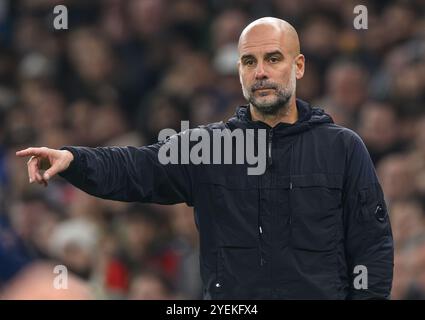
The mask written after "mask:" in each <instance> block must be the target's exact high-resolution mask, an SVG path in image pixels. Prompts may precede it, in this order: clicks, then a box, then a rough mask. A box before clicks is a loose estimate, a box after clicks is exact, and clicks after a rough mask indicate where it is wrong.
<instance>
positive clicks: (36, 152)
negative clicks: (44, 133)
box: [16, 148, 47, 157]
mask: <svg viewBox="0 0 425 320" xmlns="http://www.w3.org/2000/svg"><path fill="white" fill-rule="evenodd" d="M16 155H17V156H18V157H28V156H45V155H47V150H46V148H27V149H24V150H20V151H17V152H16Z"/></svg>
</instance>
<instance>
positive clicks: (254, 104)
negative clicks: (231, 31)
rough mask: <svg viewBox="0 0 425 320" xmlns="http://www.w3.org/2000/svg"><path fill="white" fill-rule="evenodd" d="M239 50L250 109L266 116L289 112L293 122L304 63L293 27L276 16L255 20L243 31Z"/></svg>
mask: <svg viewBox="0 0 425 320" xmlns="http://www.w3.org/2000/svg"><path fill="white" fill-rule="evenodd" d="M238 50H239V61H238V70H239V78H240V81H241V85H242V92H243V95H244V97H245V99H246V100H247V101H249V103H250V105H251V111H253V112H254V113H255V112H257V113H258V114H261V115H262V116H265V117H268V116H271V117H276V115H278V114H281V115H282V114H283V115H289V114H290V115H291V116H293V118H291V120H290V123H293V122H291V121H294V119H295V120H296V104H295V91H296V81H297V80H298V79H301V78H302V77H303V75H304V62H305V58H304V56H303V55H302V54H300V42H299V40H298V34H297V32H296V31H295V29H294V27H293V26H291V25H290V24H289V23H288V22H286V21H284V20H281V19H277V18H271V17H267V18H261V19H258V20H255V21H254V22H252V23H250V24H249V25H248V26H247V27H246V28H245V29H244V30H243V31H242V33H241V36H240V38H239V44H238ZM291 110H295V111H292V112H291ZM276 119H277V118H276Z"/></svg>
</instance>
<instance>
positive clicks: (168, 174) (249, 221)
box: [61, 99, 393, 299]
mask: <svg viewBox="0 0 425 320" xmlns="http://www.w3.org/2000/svg"><path fill="white" fill-rule="evenodd" d="M297 109H298V115H299V116H298V118H299V119H298V121H297V122H296V123H294V124H285V123H280V124H278V125H277V126H275V127H274V128H271V127H269V126H268V125H266V124H265V123H262V122H259V121H252V120H251V116H250V112H249V108H247V107H246V106H244V107H239V108H238V109H237V111H236V114H235V116H234V117H232V118H231V119H230V120H229V121H227V122H226V123H223V122H220V123H214V124H210V125H207V126H205V127H203V128H204V129H206V130H208V131H209V132H212V130H213V129H225V128H226V129H230V130H235V129H237V128H240V129H265V130H266V131H267V168H266V171H265V173H264V174H262V175H248V174H247V170H246V168H247V166H246V165H237V164H235V165H229V164H220V165H218V164H214V165H213V164H201V165H194V164H179V165H176V164H168V165H163V164H161V163H160V162H159V161H158V150H159V148H160V147H161V146H163V145H164V144H166V143H170V140H165V141H163V142H158V143H157V144H154V145H150V146H145V147H140V148H136V147H105V148H86V147H64V148H63V149H66V150H69V151H71V152H72V153H73V155H74V161H72V163H71V165H70V167H69V168H68V169H67V170H66V171H64V172H62V173H61V176H63V177H64V178H65V179H67V180H68V181H69V182H70V183H72V184H73V185H75V186H76V187H78V188H80V189H82V190H84V191H86V192H88V193H90V194H92V195H95V196H98V197H101V198H105V199H114V200H120V201H139V202H153V203H161V204H173V203H181V202H185V203H187V204H188V205H190V206H193V207H194V212H195V222H196V225H197V228H198V231H199V235H200V268H201V276H202V281H203V285H204V298H205V299H388V298H389V296H390V291H391V285H392V274H393V239H392V232H391V226H390V221H389V218H388V213H387V206H386V204H385V201H384V195H383V193H382V189H381V186H380V184H379V181H378V179H377V176H376V173H375V169H374V167H373V164H372V162H371V160H370V156H369V153H368V151H367V149H366V147H365V145H364V144H363V142H362V140H361V139H360V137H359V136H358V135H357V134H356V133H354V132H353V131H351V130H349V129H346V128H343V127H340V126H338V125H336V124H334V123H333V121H332V119H331V117H330V116H328V115H327V114H326V113H324V111H323V110H322V109H319V108H314V107H312V106H310V105H309V104H308V103H306V102H304V101H302V100H299V99H297ZM257 143H258V142H257Z"/></svg>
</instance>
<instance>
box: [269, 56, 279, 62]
mask: <svg viewBox="0 0 425 320" xmlns="http://www.w3.org/2000/svg"><path fill="white" fill-rule="evenodd" d="M269 61H270V62H271V63H276V62H278V61H279V59H278V58H277V57H271V58H270V59H269Z"/></svg>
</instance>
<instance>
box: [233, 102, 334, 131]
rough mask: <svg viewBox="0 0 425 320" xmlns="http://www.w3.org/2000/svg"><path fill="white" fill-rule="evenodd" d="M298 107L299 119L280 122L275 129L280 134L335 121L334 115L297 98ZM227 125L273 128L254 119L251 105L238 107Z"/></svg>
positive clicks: (245, 127)
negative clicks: (291, 121)
mask: <svg viewBox="0 0 425 320" xmlns="http://www.w3.org/2000/svg"><path fill="white" fill-rule="evenodd" d="M296 105H297V109H298V120H297V122H295V123H294V124H289V123H279V124H277V125H276V126H275V127H274V128H273V130H274V131H275V132H276V133H277V134H279V133H282V134H284V135H291V134H295V133H300V132H303V131H307V130H310V129H311V128H312V127H314V126H317V125H321V124H324V123H334V121H333V119H332V117H331V116H330V115H328V114H327V113H325V111H324V110H323V109H321V108H317V107H312V106H311V105H310V104H309V103H307V102H305V101H303V100H301V99H296ZM227 125H228V126H229V127H230V128H231V129H234V128H240V129H260V128H262V129H271V127H270V126H269V125H267V124H266V123H264V122H262V121H253V120H252V118H251V112H250V110H249V106H240V107H238V108H237V109H236V113H235V115H234V116H233V117H232V118H230V119H229V120H228V122H227Z"/></svg>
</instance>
